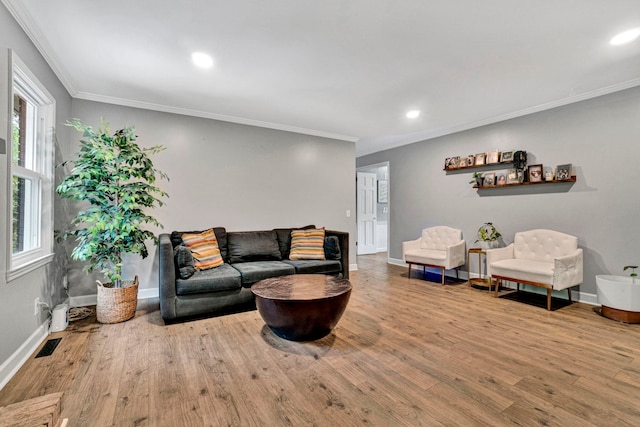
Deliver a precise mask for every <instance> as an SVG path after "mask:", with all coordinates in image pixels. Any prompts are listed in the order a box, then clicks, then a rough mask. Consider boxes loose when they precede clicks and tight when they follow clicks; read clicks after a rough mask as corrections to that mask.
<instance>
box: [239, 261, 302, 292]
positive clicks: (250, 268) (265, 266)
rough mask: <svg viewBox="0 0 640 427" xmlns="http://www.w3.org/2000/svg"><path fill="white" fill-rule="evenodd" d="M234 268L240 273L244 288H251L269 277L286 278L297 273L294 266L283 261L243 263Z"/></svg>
mask: <svg viewBox="0 0 640 427" xmlns="http://www.w3.org/2000/svg"><path fill="white" fill-rule="evenodd" d="M233 268H235V269H236V270H238V271H239V272H240V275H241V276H242V286H249V285H251V284H253V283H255V282H258V281H260V280H262V279H268V278H269V277H278V276H285V275H288V274H295V272H296V270H295V268H293V266H292V265H289V264H285V263H284V262H282V261H253V262H241V263H238V264H234V265H233Z"/></svg>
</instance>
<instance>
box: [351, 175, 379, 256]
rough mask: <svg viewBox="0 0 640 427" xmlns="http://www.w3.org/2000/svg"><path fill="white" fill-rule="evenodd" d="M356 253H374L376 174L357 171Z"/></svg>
mask: <svg viewBox="0 0 640 427" xmlns="http://www.w3.org/2000/svg"><path fill="white" fill-rule="evenodd" d="M356 192H357V196H356V209H357V212H356V215H357V217H358V218H357V220H358V255H366V254H375V253H376V174H375V173H366V172H357V185H356Z"/></svg>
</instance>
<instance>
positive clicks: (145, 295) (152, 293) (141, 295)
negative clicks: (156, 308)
mask: <svg viewBox="0 0 640 427" xmlns="http://www.w3.org/2000/svg"><path fill="white" fill-rule="evenodd" d="M158 297H160V290H159V289H158V288H145V289H138V299H149V298H158Z"/></svg>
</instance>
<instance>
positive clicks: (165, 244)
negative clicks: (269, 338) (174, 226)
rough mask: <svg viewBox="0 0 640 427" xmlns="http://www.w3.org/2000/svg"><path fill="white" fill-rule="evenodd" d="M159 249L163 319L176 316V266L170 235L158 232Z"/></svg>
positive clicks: (159, 278)
mask: <svg viewBox="0 0 640 427" xmlns="http://www.w3.org/2000/svg"><path fill="white" fill-rule="evenodd" d="M158 248H159V249H158V251H159V267H158V269H159V271H158V280H159V284H158V285H159V293H160V312H161V313H162V318H163V319H175V318H176V302H175V301H176V267H175V263H174V261H173V245H172V244H171V235H170V234H168V233H163V234H160V236H159V238H158Z"/></svg>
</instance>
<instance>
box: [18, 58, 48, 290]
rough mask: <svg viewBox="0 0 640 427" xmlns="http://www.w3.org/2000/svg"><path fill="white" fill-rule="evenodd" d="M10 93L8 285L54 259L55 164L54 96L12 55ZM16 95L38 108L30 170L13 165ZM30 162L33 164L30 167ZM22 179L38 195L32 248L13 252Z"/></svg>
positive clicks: (31, 216) (31, 220)
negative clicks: (17, 186)
mask: <svg viewBox="0 0 640 427" xmlns="http://www.w3.org/2000/svg"><path fill="white" fill-rule="evenodd" d="M10 70H11V91H10V99H11V100H10V108H9V124H10V126H9V130H8V132H9V135H8V138H7V141H9V143H8V144H7V146H8V150H7V154H8V155H7V162H8V167H7V171H8V179H7V199H8V200H7V202H8V203H7V208H8V212H7V213H8V215H7V218H8V221H7V222H8V224H7V229H8V230H7V231H8V233H7V236H9V238H8V239H7V265H8V266H9V268H8V269H7V282H10V281H12V280H14V279H16V278H18V277H20V276H23V275H25V274H27V273H29V272H31V271H33V270H35V269H37V268H40V267H42V266H44V265H46V264H48V263H50V262H52V260H53V177H54V174H53V169H54V167H53V161H54V133H55V111H56V102H55V99H54V98H53V96H51V94H50V93H49V91H47V89H46V88H45V87H44V86H43V85H42V83H40V81H39V80H38V79H37V78H36V76H35V75H34V74H33V73H32V72H31V71H30V70H29V69H28V68H27V66H26V65H25V64H24V62H22V60H20V58H19V57H18V56H17V55H16V54H15V52H13V51H12V52H11V65H10ZM14 94H18V95H20V96H21V97H22V98H24V99H27V100H28V102H30V103H32V104H33V105H35V106H36V108H35V111H34V113H35V114H36V117H35V120H34V121H35V128H36V129H31V135H33V134H34V132H35V135H36V138H38V140H37V141H36V143H35V149H36V152H34V153H28V156H29V157H30V158H31V159H30V160H29V161H28V162H26V163H27V166H28V167H22V166H18V165H15V164H13V161H12V159H13V143H12V142H11V141H13V138H12V128H13V125H12V123H13V120H12V117H13V108H14V106H13V102H14ZM29 163H31V165H29ZM14 176H17V177H21V178H25V179H28V180H29V181H30V182H32V183H35V185H34V187H35V188H33V189H32V190H33V191H36V194H35V195H34V197H33V198H32V199H31V201H32V202H33V203H34V204H35V206H32V208H31V209H29V212H27V213H26V215H28V217H29V220H28V221H27V223H29V224H30V225H32V226H33V228H32V229H30V230H27V231H28V233H29V234H30V236H29V239H30V241H31V243H32V244H33V246H34V247H33V248H31V249H28V250H25V251H22V252H20V253H17V254H14V253H13V239H12V237H11V236H13V197H12V194H13V177H14Z"/></svg>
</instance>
